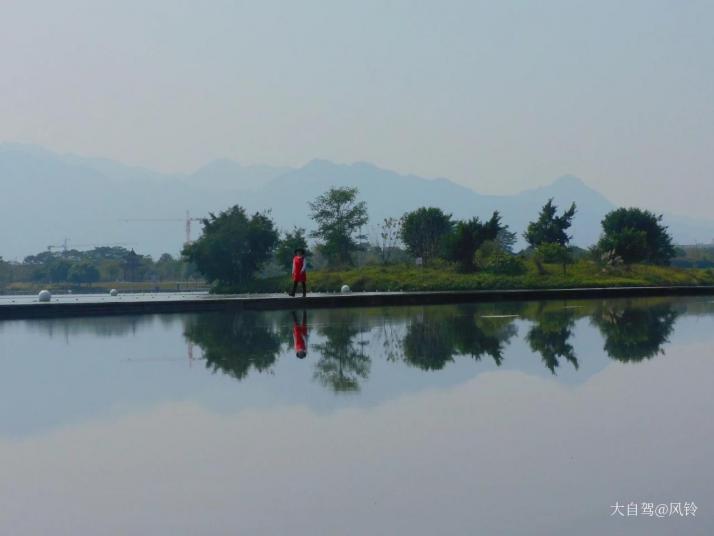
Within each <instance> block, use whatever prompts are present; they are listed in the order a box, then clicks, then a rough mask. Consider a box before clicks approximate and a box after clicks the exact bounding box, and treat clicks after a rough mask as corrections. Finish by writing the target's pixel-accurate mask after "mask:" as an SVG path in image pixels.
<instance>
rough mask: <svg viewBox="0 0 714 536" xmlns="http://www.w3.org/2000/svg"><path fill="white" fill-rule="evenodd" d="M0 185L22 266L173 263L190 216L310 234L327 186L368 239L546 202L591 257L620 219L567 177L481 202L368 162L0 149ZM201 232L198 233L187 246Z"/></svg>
mask: <svg viewBox="0 0 714 536" xmlns="http://www.w3.org/2000/svg"><path fill="white" fill-rule="evenodd" d="M0 185H2V195H0V222H1V224H2V225H0V256H2V257H3V258H5V259H17V260H20V259H22V258H23V257H24V256H26V255H29V254H32V253H37V252H38V251H42V250H44V249H46V248H47V246H48V245H59V244H61V243H62V241H63V240H64V239H65V238H68V239H69V245H70V246H72V244H74V245H77V246H80V245H90V244H98V245H102V244H112V243H122V244H128V246H127V247H133V248H135V249H136V251H137V252H141V253H149V254H152V255H154V256H157V255H159V254H161V253H163V252H169V253H172V254H176V253H178V251H179V250H180V249H181V245H182V243H183V240H184V221H183V220H184V218H185V212H186V210H190V211H191V215H192V216H194V217H196V216H205V215H207V214H208V213H209V212H217V211H220V210H223V209H225V208H227V207H229V206H231V205H234V204H240V205H242V206H244V207H246V209H248V210H249V211H256V210H266V209H271V211H272V216H273V218H274V219H275V221H276V222H277V224H278V226H280V227H281V228H283V229H289V228H291V227H292V226H294V225H297V226H301V227H306V228H308V229H310V228H311V221H310V219H309V208H308V206H307V202H308V201H310V200H313V199H314V198H315V197H316V196H318V195H319V194H321V193H322V192H324V191H325V190H327V189H328V188H329V187H330V186H333V185H334V186H356V187H357V188H358V189H359V191H360V197H361V198H362V199H364V200H365V201H366V202H367V206H368V209H369V215H370V224H369V225H368V228H366V229H365V231H366V232H367V234H374V233H375V232H376V231H375V229H376V225H377V223H378V222H380V221H381V220H382V219H383V218H385V217H388V216H395V217H398V216H400V215H401V214H403V213H404V212H405V211H407V210H411V209H414V208H417V207H420V206H424V205H431V206H438V207H441V208H442V209H444V210H445V211H447V212H450V213H451V214H453V216H454V217H455V218H468V217H472V216H480V217H482V218H483V217H488V216H490V214H491V212H492V211H494V210H499V211H500V212H501V214H502V216H503V221H504V222H505V223H507V224H508V225H509V226H510V228H511V229H512V230H514V231H516V232H518V233H519V235H520V234H521V233H522V231H523V229H524V228H525V226H526V225H527V223H528V221H530V220H532V219H534V218H535V216H536V215H537V213H538V211H539V209H540V207H541V206H542V205H543V203H545V201H546V200H547V199H549V198H551V197H552V198H554V199H555V202H556V203H557V204H558V205H559V206H561V207H562V208H565V207H566V206H567V205H570V203H571V202H573V201H574V202H575V203H576V204H577V206H578V213H577V215H576V218H575V222H574V225H573V229H572V234H573V237H574V242H575V243H576V244H578V245H581V246H587V245H590V244H592V243H594V242H595V241H596V240H597V237H598V235H599V233H600V221H601V219H602V217H603V215H604V214H605V213H606V212H608V211H609V210H612V209H613V208H615V205H613V204H612V203H611V202H610V201H609V200H608V199H606V198H605V197H604V196H603V195H601V194H600V193H598V192H597V191H595V190H593V189H592V188H590V187H588V186H587V185H586V184H585V183H584V182H583V181H582V180H580V179H578V178H577V177H573V176H564V177H560V178H559V179H557V180H555V181H554V182H552V183H551V184H549V185H548V186H544V187H541V188H536V189H533V190H527V191H524V192H521V193H518V194H514V195H482V194H479V193H477V192H475V191H473V190H471V189H469V188H467V187H465V186H461V185H458V184H456V183H454V182H452V181H450V180H448V179H426V178H422V177H417V176H415V175H402V174H399V173H395V172H393V171H389V170H385V169H381V168H379V167H377V166H375V165H372V164H369V163H363V162H360V163H355V164H336V163H333V162H329V161H327V160H313V161H311V162H310V163H308V164H306V165H305V166H303V167H300V168H297V169H294V168H286V167H272V166H244V165H241V164H239V163H237V162H233V161H231V160H216V161H214V162H211V163H209V164H207V165H206V166H204V167H202V168H200V169H198V170H197V171H195V172H193V173H187V174H167V173H160V172H156V171H152V170H148V169H144V168H137V167H130V166H126V165H123V164H121V163H118V162H114V161H111V160H107V159H101V158H84V157H78V156H74V155H60V154H57V153H54V152H51V151H48V150H46V149H43V148H41V147H37V146H34V145H21V144H0ZM124 220H130V221H124ZM131 220H154V221H131ZM665 223H666V224H667V225H669V226H670V230H671V232H672V234H673V235H674V238H675V240H676V241H677V242H678V243H695V242H706V243H709V242H711V241H712V238H714V222H711V221H703V220H696V219H689V218H683V217H676V216H671V215H665ZM199 229H200V225H196V224H195V223H194V231H193V237H194V238H195V237H196V236H197V234H198V232H199Z"/></svg>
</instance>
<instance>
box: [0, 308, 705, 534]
mask: <svg viewBox="0 0 714 536" xmlns="http://www.w3.org/2000/svg"><path fill="white" fill-rule="evenodd" d="M303 348H304V351H305V354H304V357H298V355H296V354H297V352H299V353H300V355H301V356H302V351H301V350H302V349H303ZM713 353H714V302H713V301H712V300H711V299H708V298H692V299H634V300H609V301H563V302H559V301H551V302H528V303H496V304H480V305H466V306H462V305H459V306H424V307H393V308H374V309H339V310H309V311H306V312H303V311H302V310H296V311H294V312H289V311H288V312H255V313H245V312H244V313H238V314H217V313H210V314H191V315H153V316H135V317H115V318H86V319H63V320H33V321H4V322H0V393H1V395H0V396H1V397H2V398H1V400H2V404H0V454H1V455H2V458H1V459H2V468H1V469H0V533H1V534H10V535H24V534H32V535H35V534H53V535H56V534H67V535H73V536H74V535H79V534H89V535H96V534H102V535H106V534H117V535H127V534H152V535H157V534H167V535H169V534H170V535H174V534H231V535H233V534H251V535H253V534H291V535H295V534H306V535H308V534H309V535H317V534H325V535H341V534H359V535H362V534H380V535H381V534H384V535H400V534H405V535H416V534H429V535H431V534H435V535H436V534H438V535H451V534H453V535H462V534H487V535H490V534H503V535H512V534H515V535H520V534H528V535H531V534H536V535H540V534H543V535H560V534H563V535H602V534H628V535H629V534H638V535H653V534H654V535H659V534H663V535H670V534H677V535H680V534H702V535H704V534H712V533H714V518H713V517H712V508H714V486H713V485H712V484H713V483H714V464H712V450H713V449H712V445H713V444H714V426H713V425H712V413H713V411H714V394H713V393H714V389H713V388H712V383H713V380H714V355H713ZM643 503H645V505H644V507H643ZM647 503H653V506H654V507H655V508H656V507H658V505H661V504H665V505H666V506H667V512H666V514H665V515H664V516H663V517H658V515H649V506H648V505H647ZM672 503H674V504H672ZM677 503H679V504H680V506H679V507H678V506H677ZM685 503H686V505H685ZM692 503H693V504H694V505H695V508H696V510H695V508H692V507H691V506H692ZM633 504H636V506H637V515H633V512H634V510H633ZM616 505H623V507H622V509H621V510H619V509H617V508H613V507H614V506H616ZM628 505H629V507H630V511H629V512H628V508H627V507H628ZM685 506H687V507H688V509H687V510H686V512H687V514H689V515H680V514H679V509H681V511H682V513H683V514H684V510H685ZM613 512H614V515H611V514H613ZM620 513H622V514H623V515H622V516H621V515H620ZM659 513H660V514H661V513H662V509H661V507H660V509H659ZM628 514H629V515H628Z"/></svg>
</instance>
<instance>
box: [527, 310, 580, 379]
mask: <svg viewBox="0 0 714 536" xmlns="http://www.w3.org/2000/svg"><path fill="white" fill-rule="evenodd" d="M575 316H576V314H575V313H574V312H573V310H572V309H561V310H560V311H554V312H550V313H542V314H540V315H538V319H537V321H536V322H535V324H534V325H533V327H531V329H530V330H529V331H528V334H527V335H526V340H527V341H528V344H529V345H530V347H531V350H532V351H533V352H535V353H538V354H540V356H541V358H542V359H543V363H545V366H546V367H548V369H549V370H550V371H551V372H552V373H553V374H555V369H556V368H557V367H559V366H560V361H559V359H561V358H562V359H565V360H566V361H569V362H570V363H572V365H573V366H574V367H575V368H576V369H577V368H578V358H577V357H575V348H573V345H572V344H571V343H570V339H571V337H572V336H573V328H574V326H575Z"/></svg>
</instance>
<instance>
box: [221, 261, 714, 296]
mask: <svg viewBox="0 0 714 536" xmlns="http://www.w3.org/2000/svg"><path fill="white" fill-rule="evenodd" d="M546 271H547V273H546V274H545V275H540V274H538V272H537V271H536V269H535V267H534V266H529V267H528V271H527V272H526V273H525V274H523V275H518V276H508V275H500V274H494V273H485V272H480V273H475V274H463V273H459V272H457V271H455V270H454V269H453V268H451V267H448V266H447V267H439V268H430V267H423V268H419V267H415V266H404V265H399V266H397V265H392V266H365V267H362V268H354V269H350V270H343V271H315V272H310V273H309V274H308V289H309V290H310V291H314V292H330V291H333V292H334V291H338V290H339V289H340V287H341V286H342V285H343V284H347V285H349V286H350V288H351V289H352V290H353V291H377V290H379V291H389V290H391V291H397V290H402V291H418V290H485V289H530V288H578V287H621V286H650V285H714V270H711V269H706V270H703V269H690V268H673V267H668V266H649V265H633V266H630V267H618V268H606V269H603V268H602V267H600V266H598V265H597V264H596V263H593V262H590V261H580V262H578V263H576V264H574V265H571V266H569V267H568V271H567V274H566V275H563V271H562V268H561V267H560V266H556V265H546ZM289 286H290V278H289V276H288V275H286V276H285V277H274V278H269V279H262V280H260V281H258V282H257V283H256V286H255V288H254V289H252V290H253V291H257V292H284V291H286V290H287V289H288V287H289ZM217 290H220V291H229V290H231V289H217Z"/></svg>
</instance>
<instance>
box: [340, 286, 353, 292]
mask: <svg viewBox="0 0 714 536" xmlns="http://www.w3.org/2000/svg"><path fill="white" fill-rule="evenodd" d="M340 292H342V293H344V294H346V293H348V292H352V291H351V290H350V287H349V285H342V288H341V289H340Z"/></svg>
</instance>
